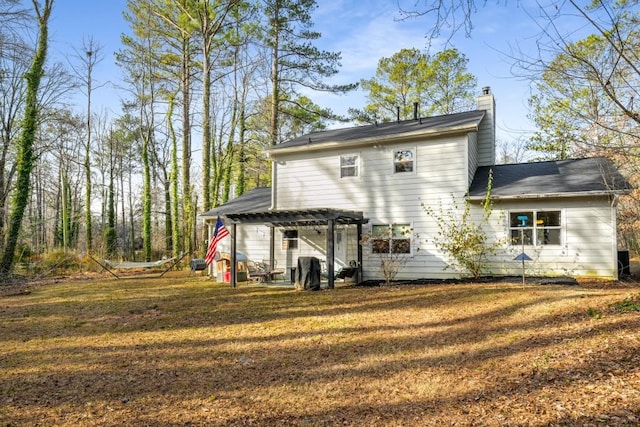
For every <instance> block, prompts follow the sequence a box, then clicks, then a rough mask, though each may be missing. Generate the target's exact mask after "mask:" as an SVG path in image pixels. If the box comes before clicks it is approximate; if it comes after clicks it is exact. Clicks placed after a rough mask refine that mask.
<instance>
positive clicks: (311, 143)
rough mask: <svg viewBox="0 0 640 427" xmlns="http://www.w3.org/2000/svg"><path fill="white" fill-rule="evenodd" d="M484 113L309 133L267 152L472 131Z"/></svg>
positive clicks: (371, 142)
mask: <svg viewBox="0 0 640 427" xmlns="http://www.w3.org/2000/svg"><path fill="white" fill-rule="evenodd" d="M484 115H485V111H484V110H475V111H467V112H464V113H456V114H447V115H443V116H435V117H426V118H419V119H414V120H403V121H398V122H388V123H378V124H373V125H365V126H355V127H348V128H342V129H332V130H326V131H321V132H312V133H309V134H306V135H303V136H300V137H298V138H294V139H290V140H288V141H286V142H283V143H281V144H278V145H276V146H275V147H271V148H270V149H268V150H266V152H267V153H268V154H269V155H277V154H285V153H288V152H293V151H300V150H322V149H327V148H333V147H344V146H358V145H367V144H373V143H380V142H381V141H384V140H390V139H392V140H393V142H397V141H401V140H402V139H403V138H415V137H416V136H439V135H445V134H450V133H460V132H472V131H476V130H477V129H478V126H479V125H480V122H481V121H482V118H483V117H484Z"/></svg>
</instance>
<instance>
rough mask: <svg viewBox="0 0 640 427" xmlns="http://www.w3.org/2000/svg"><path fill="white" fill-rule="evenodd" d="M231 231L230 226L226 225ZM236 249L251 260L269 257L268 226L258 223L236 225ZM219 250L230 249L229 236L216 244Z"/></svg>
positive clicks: (226, 250) (225, 250)
mask: <svg viewBox="0 0 640 427" xmlns="http://www.w3.org/2000/svg"><path fill="white" fill-rule="evenodd" d="M227 230H229V233H232V228H231V226H228V227H227ZM236 233H237V236H236V251H237V252H240V253H242V254H244V255H246V256H247V258H249V259H250V260H251V261H262V260H265V259H269V233H270V229H269V227H267V226H265V225H260V224H247V225H237V226H236ZM218 248H219V250H220V251H221V252H230V251H231V237H227V238H224V239H222V240H221V242H220V243H219V245H218Z"/></svg>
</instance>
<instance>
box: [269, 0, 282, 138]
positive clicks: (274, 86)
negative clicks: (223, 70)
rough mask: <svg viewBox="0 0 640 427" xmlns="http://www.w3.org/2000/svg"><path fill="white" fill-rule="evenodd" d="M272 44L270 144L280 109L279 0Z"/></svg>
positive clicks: (276, 127)
mask: <svg viewBox="0 0 640 427" xmlns="http://www.w3.org/2000/svg"><path fill="white" fill-rule="evenodd" d="M272 25H273V28H272V31H273V40H272V43H273V46H271V49H272V50H271V117H270V121H269V135H270V138H269V139H270V142H271V145H272V146H274V145H276V144H277V143H278V112H279V109H280V75H279V68H280V67H279V66H280V57H279V52H280V50H279V49H280V43H279V41H280V2H279V1H278V0H276V1H274V11H273V24H272Z"/></svg>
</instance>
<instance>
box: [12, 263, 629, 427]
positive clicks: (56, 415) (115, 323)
mask: <svg viewBox="0 0 640 427" xmlns="http://www.w3.org/2000/svg"><path fill="white" fill-rule="evenodd" d="M637 310H640V286H638V285H636V284H606V283H603V284H592V285H587V284H584V285H580V286H539V285H527V286H526V288H525V289H523V287H522V286H521V285H520V284H517V283H515V284H508V283H481V284H455V285H423V286H413V285H405V286H390V287H370V288H364V287H349V288H340V289H336V290H333V291H321V292H298V291H294V290H292V289H288V288H276V287H259V286H253V287H246V286H245V287H240V288H238V289H230V288H229V287H228V285H223V284H216V283H213V282H211V281H210V280H207V279H206V278H203V277H200V276H197V277H196V276H192V277H189V276H188V275H187V273H182V272H178V273H170V274H168V275H166V276H165V277H164V278H161V279H158V278H126V279H123V280H115V279H113V278H106V277H105V278H101V279H92V280H61V281H58V282H57V283H48V284H41V285H38V286H33V287H32V288H31V289H30V293H22V294H19V295H7V293H6V292H5V295H0V368H1V370H0V426H94V425H95V426H123V425H132V426H133V425H136V426H336V425H338V426H425V425H434V426H436V425H437V426H442V425H478V426H480V425H482V426H507V425H509V426H552V425H593V426H600V425H606V426H615V425H629V426H638V425H640V352H639V351H638V349H640V311H637Z"/></svg>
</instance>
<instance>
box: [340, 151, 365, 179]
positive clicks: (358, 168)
mask: <svg viewBox="0 0 640 427" xmlns="http://www.w3.org/2000/svg"><path fill="white" fill-rule="evenodd" d="M347 157H355V158H356V162H355V165H347V166H344V165H343V164H342V159H344V158H347ZM339 161H340V164H339V167H340V179H349V178H359V177H360V154H358V153H351V154H342V155H341V156H340V160H339ZM351 168H353V169H355V175H344V174H343V171H344V170H345V169H351Z"/></svg>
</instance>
